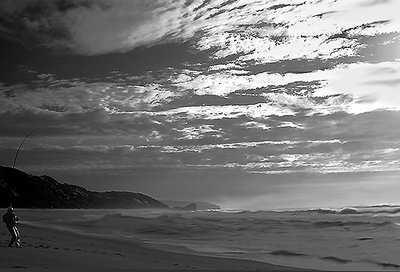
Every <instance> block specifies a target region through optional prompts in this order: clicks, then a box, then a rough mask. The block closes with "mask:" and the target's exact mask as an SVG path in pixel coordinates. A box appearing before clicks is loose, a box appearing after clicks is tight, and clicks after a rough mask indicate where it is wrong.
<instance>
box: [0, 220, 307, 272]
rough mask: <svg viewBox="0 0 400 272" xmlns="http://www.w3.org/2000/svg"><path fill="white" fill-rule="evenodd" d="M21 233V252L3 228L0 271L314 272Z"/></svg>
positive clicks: (39, 231) (56, 233) (32, 230)
mask: <svg viewBox="0 0 400 272" xmlns="http://www.w3.org/2000/svg"><path fill="white" fill-rule="evenodd" d="M19 229H20V232H21V240H22V248H15V247H13V248H8V247H7V243H8V241H9V239H10V234H9V233H8V231H7V229H6V228H5V227H4V226H3V227H2V228H1V229H0V238H1V246H0V256H2V261H1V262H0V270H1V271H72V270H75V269H76V270H77V271H81V270H82V271H143V270H146V271H165V270H169V271H310V270H309V269H300V268H295V267H286V266H280V265H273V264H269V263H264V262H257V261H251V260H244V259H233V258H225V257H212V256H205V255H203V254H200V253H199V254H196V252H194V251H193V252H190V251H189V250H188V252H176V251H174V250H171V251H168V247H165V246H160V247H159V248H157V246H156V245H151V246H146V245H144V244H143V245H142V244H139V243H136V242H134V241H123V240H122V239H121V240H116V239H107V238H103V237H102V238H99V237H95V236H85V235H80V234H76V233H72V232H68V231H62V230H55V229H47V228H41V227H34V226H29V225H25V224H20V226H19Z"/></svg>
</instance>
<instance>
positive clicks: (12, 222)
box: [3, 207, 21, 247]
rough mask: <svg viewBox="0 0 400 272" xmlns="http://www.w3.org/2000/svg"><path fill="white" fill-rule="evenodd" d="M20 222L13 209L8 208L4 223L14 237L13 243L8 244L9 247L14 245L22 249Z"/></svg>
mask: <svg viewBox="0 0 400 272" xmlns="http://www.w3.org/2000/svg"><path fill="white" fill-rule="evenodd" d="M18 221H19V219H18V217H17V216H16V215H15V214H14V211H13V208H11V207H10V208H8V209H7V212H6V213H5V214H4V215H3V222H4V223H6V225H7V229H8V230H9V232H10V233H11V235H12V238H11V241H10V243H9V244H8V246H9V247H12V246H13V244H14V243H15V245H16V246H17V247H21V240H20V237H19V230H18V228H17V222H18Z"/></svg>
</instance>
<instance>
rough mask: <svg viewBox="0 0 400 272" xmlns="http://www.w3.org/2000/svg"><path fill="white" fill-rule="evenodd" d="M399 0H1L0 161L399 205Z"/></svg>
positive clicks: (255, 202)
mask: <svg viewBox="0 0 400 272" xmlns="http://www.w3.org/2000/svg"><path fill="white" fill-rule="evenodd" d="M398 10H400V1H397V0H301V1H297V0H292V1H288V0H286V1H285V0H268V1H265V0H260V1H244V0H243V1H242V0H237V1H233V0H186V1H181V0H177V1H175V0H174V1H172V0H171V1H168V0H164V1H157V0H146V1H145V0H97V1H87V0H20V1H13V0H2V1H1V2H0V59H1V62H0V127H1V130H0V165H3V166H12V164H13V160H14V156H15V152H16V149H17V147H18V146H19V144H20V143H21V141H22V139H23V138H24V137H25V136H26V135H27V134H28V133H30V132H32V131H33V133H32V135H31V136H30V137H29V138H28V139H27V140H26V141H25V142H24V144H23V146H22V148H21V151H20V153H19V156H18V159H17V161H16V167H17V168H19V169H21V170H24V171H26V172H29V173H32V174H36V175H50V176H52V177H54V178H56V179H57V180H58V181H60V182H63V183H64V182H65V183H70V184H76V185H80V186H83V187H86V188H88V189H90V190H97V191H110V190H123V191H136V192H143V193H145V194H148V195H150V196H153V197H155V198H157V199H161V200H189V201H209V202H212V203H218V204H220V205H222V207H225V208H232V209H235V208H238V209H239V208H240V209H278V208H305V207H345V206H349V205H371V204H381V203H388V204H400V168H399V166H400V125H399V121H400V93H399V87H400V18H399V16H398Z"/></svg>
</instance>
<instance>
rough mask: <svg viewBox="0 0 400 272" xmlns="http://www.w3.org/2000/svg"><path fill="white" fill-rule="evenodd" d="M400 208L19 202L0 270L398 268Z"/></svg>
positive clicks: (4, 234)
mask: <svg viewBox="0 0 400 272" xmlns="http://www.w3.org/2000/svg"><path fill="white" fill-rule="evenodd" d="M399 213H400V206H378V207H346V208H337V209H333V208H324V209H322V208H319V209H305V210H281V211H246V210H242V211H237V210H236V211H234V210H203V211H177V210H166V209H16V214H17V216H19V218H20V220H21V222H20V224H19V228H20V232H21V239H22V248H8V247H7V242H8V241H9V238H10V235H9V233H8V231H7V229H6V228H5V226H3V228H1V230H0V239H1V240H0V241H1V247H0V256H1V262H0V270H1V271H3V270H4V269H6V270H7V269H8V270H12V271H16V270H15V269H21V270H22V269H24V271H42V270H48V269H50V270H51V271H70V270H71V269H76V270H82V269H84V270H85V271H142V270H154V271H158V270H173V271H193V270H200V271H203V270H204V271H224V270H225V271H256V270H257V271H294V270H301V269H304V270H330V271H384V270H386V271H400V263H399V262H398V253H397V252H398V250H397V249H398V248H399V246H400V227H399V226H400V222H399V217H398V214H399ZM26 269H28V270H26Z"/></svg>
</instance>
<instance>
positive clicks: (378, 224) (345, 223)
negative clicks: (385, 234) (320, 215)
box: [313, 221, 394, 228]
mask: <svg viewBox="0 0 400 272" xmlns="http://www.w3.org/2000/svg"><path fill="white" fill-rule="evenodd" d="M393 224H394V223H393V222H391V221H383V222H367V221H316V222H314V223H313V225H314V226H316V227H347V226H369V227H374V228H376V227H384V226H388V225H393Z"/></svg>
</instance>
